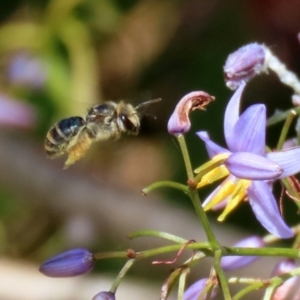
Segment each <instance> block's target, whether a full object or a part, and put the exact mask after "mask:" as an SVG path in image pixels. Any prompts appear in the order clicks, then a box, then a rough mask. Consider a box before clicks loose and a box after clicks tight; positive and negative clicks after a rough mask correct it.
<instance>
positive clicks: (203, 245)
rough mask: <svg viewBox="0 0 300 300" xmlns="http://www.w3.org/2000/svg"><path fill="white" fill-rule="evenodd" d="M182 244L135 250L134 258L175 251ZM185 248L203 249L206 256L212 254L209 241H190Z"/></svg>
mask: <svg viewBox="0 0 300 300" xmlns="http://www.w3.org/2000/svg"><path fill="white" fill-rule="evenodd" d="M182 246H183V244H176V245H170V246H163V247H159V248H154V249H149V250H145V251H140V252H136V259H142V258H147V257H151V256H155V255H158V254H164V253H169V252H176V251H179V250H180V249H182ZM185 249H190V250H198V251H203V252H205V254H206V255H207V256H213V253H212V249H211V247H210V245H209V243H207V242H201V243H192V244H189V245H187V246H186V248H185Z"/></svg>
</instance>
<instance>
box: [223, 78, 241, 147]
mask: <svg viewBox="0 0 300 300" xmlns="http://www.w3.org/2000/svg"><path fill="white" fill-rule="evenodd" d="M245 86H246V83H245V82H242V83H241V85H240V86H239V88H238V89H237V90H236V91H235V93H234V94H233V95H232V97H231V99H230V100H229V102H228V104H227V107H226V110H225V116H224V136H225V140H226V143H227V146H228V148H229V149H231V146H232V145H234V138H233V136H232V133H233V127H234V125H235V123H236V122H237V120H238V119H239V115H240V101H241V96H242V93H243V91H244V88H245Z"/></svg>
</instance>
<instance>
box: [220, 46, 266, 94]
mask: <svg viewBox="0 0 300 300" xmlns="http://www.w3.org/2000/svg"><path fill="white" fill-rule="evenodd" d="M264 62H265V49H264V46H263V45H260V44H257V43H252V44H249V45H246V46H243V47H241V48H239V49H238V50H237V51H235V52H233V53H231V54H230V55H229V56H228V58H227V60H226V63H225V66H224V75H225V81H226V85H227V87H228V88H230V89H231V90H236V89H237V88H238V87H239V85H240V84H241V82H242V81H246V82H247V81H249V80H250V79H252V78H253V77H254V76H255V75H257V74H259V73H261V72H262V71H264V70H265V66H264Z"/></svg>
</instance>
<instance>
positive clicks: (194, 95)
mask: <svg viewBox="0 0 300 300" xmlns="http://www.w3.org/2000/svg"><path fill="white" fill-rule="evenodd" d="M214 100H215V97H213V96H211V95H209V94H207V93H205V92H202V91H197V92H191V93H189V94H187V95H185V96H184V97H183V98H181V100H180V101H179V102H178V104H177V105H176V107H175V110H174V112H173V114H172V115H171V117H170V119H169V122H168V131H169V133H170V134H173V135H175V136H178V135H180V134H184V133H187V132H188V131H189V130H190V128H191V123H190V120H189V114H190V112H191V111H193V110H196V109H199V110H205V106H206V105H208V104H209V103H210V102H211V101H214Z"/></svg>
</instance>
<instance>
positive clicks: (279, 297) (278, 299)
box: [272, 260, 297, 300]
mask: <svg viewBox="0 0 300 300" xmlns="http://www.w3.org/2000/svg"><path fill="white" fill-rule="evenodd" d="M296 267H297V266H296V264H295V262H294V261H293V260H283V261H281V262H279V263H278V264H277V265H276V266H275V268H274V270H273V272H272V276H278V275H282V274H284V273H287V272H290V271H292V270H294V269H295V268H296ZM296 281H297V277H292V278H290V279H288V280H286V281H285V282H284V283H283V284H282V285H281V286H279V287H278V288H277V289H276V291H275V293H274V294H273V297H272V300H283V299H287V296H288V294H289V292H290V291H291V290H292V288H293V287H294V284H295V283H296Z"/></svg>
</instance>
